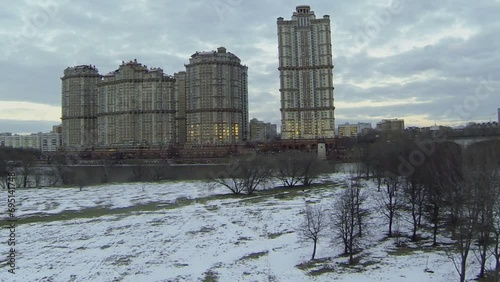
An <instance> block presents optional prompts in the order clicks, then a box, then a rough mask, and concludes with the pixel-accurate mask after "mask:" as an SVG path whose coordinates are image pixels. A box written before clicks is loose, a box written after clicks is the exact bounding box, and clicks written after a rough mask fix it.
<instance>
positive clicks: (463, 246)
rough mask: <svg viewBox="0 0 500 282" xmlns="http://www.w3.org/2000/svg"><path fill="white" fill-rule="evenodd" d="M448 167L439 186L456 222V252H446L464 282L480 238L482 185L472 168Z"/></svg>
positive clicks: (454, 235) (454, 234) (454, 227)
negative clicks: (471, 257) (474, 246)
mask: <svg viewBox="0 0 500 282" xmlns="http://www.w3.org/2000/svg"><path fill="white" fill-rule="evenodd" d="M445 165H448V169H447V173H446V174H444V175H442V176H441V182H440V185H443V184H444V185H446V186H444V187H442V189H443V190H444V191H446V201H447V202H448V206H449V208H450V214H451V215H452V219H453V226H452V228H453V236H452V238H453V239H454V245H453V246H454V250H450V249H448V250H447V254H448V257H449V258H450V259H451V260H452V262H453V264H454V266H455V269H456V271H457V273H458V275H459V276H460V282H464V281H465V278H466V272H467V263H468V259H469V255H470V252H471V250H472V247H473V244H474V240H475V238H476V235H477V229H478V217H479V214H480V204H479V202H480V201H481V200H482V199H479V195H480V189H481V188H480V185H477V183H476V181H477V180H478V178H479V174H478V173H477V172H476V171H474V170H473V169H471V168H465V167H463V166H462V167H461V168H455V167H451V166H449V164H445Z"/></svg>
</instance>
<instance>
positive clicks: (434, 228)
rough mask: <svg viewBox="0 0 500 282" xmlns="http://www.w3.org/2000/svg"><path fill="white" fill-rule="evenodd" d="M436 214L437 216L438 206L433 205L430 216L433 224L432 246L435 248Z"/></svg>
mask: <svg viewBox="0 0 500 282" xmlns="http://www.w3.org/2000/svg"><path fill="white" fill-rule="evenodd" d="M438 214H439V206H438V205H436V204H434V212H433V214H432V217H433V218H432V219H433V220H432V221H433V223H434V226H433V232H432V245H433V246H437V233H438Z"/></svg>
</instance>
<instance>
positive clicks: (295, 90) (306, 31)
mask: <svg viewBox="0 0 500 282" xmlns="http://www.w3.org/2000/svg"><path fill="white" fill-rule="evenodd" d="M277 24H278V54H279V72H280V94H281V122H282V125H281V138H282V139H314V138H333V137H335V115H334V110H335V107H334V95H333V90H334V87H333V56H332V41H331V29H330V17H329V16H328V15H325V16H323V18H321V19H317V18H316V16H315V14H314V12H313V11H311V8H310V6H297V7H296V11H295V12H294V13H293V15H292V19H291V20H284V19H283V18H282V17H280V18H278V21H277Z"/></svg>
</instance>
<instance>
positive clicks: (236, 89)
mask: <svg viewBox="0 0 500 282" xmlns="http://www.w3.org/2000/svg"><path fill="white" fill-rule="evenodd" d="M186 75H187V78H186V79H187V85H186V87H187V89H186V141H187V144H188V145H191V146H200V145H210V146H214V145H215V146H218V145H235V144H238V143H240V142H242V141H244V140H246V139H247V138H248V136H247V135H248V83H247V76H248V68H247V66H244V65H242V64H241V61H240V59H239V58H238V57H237V56H235V55H234V54H232V53H230V52H227V51H226V48H224V47H220V48H218V49H217V51H211V52H196V53H195V54H193V55H192V56H191V59H190V60H189V64H188V65H186Z"/></svg>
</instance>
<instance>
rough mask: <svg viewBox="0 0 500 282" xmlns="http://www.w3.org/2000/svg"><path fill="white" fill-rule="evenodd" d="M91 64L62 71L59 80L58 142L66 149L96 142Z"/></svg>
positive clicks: (94, 71)
mask: <svg viewBox="0 0 500 282" xmlns="http://www.w3.org/2000/svg"><path fill="white" fill-rule="evenodd" d="M100 79H101V76H100V75H99V71H98V70H97V68H95V66H91V65H88V66H86V65H82V66H76V67H71V68H67V69H65V70H64V76H63V77H62V78H61V80H62V101H61V104H62V117H61V120H62V128H63V130H62V142H63V146H64V147H65V148H68V149H81V148H83V147H85V146H91V145H93V144H94V143H95V141H96V128H97V127H96V125H97V123H96V122H97V101H96V99H97V86H96V84H97V82H98V81H99V80H100Z"/></svg>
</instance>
